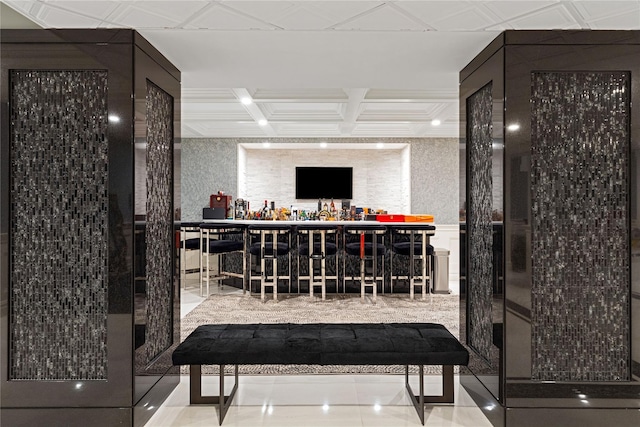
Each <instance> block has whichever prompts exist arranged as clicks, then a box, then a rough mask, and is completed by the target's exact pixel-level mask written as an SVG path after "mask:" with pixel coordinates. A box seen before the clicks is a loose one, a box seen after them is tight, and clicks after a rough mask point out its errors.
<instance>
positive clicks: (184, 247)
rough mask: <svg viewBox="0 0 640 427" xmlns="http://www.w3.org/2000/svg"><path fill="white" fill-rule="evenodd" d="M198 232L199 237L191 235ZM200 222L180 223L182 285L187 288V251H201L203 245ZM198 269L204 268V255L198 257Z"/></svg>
mask: <svg viewBox="0 0 640 427" xmlns="http://www.w3.org/2000/svg"><path fill="white" fill-rule="evenodd" d="M195 233H197V237H189V235H194V234H195ZM201 242H202V240H201V236H200V223H199V222H182V223H180V281H181V282H182V287H183V288H184V289H186V288H187V252H191V251H198V252H200V248H201V247H202V245H201ZM198 259H199V262H198V270H200V269H201V268H202V256H201V255H200V256H199V257H198Z"/></svg>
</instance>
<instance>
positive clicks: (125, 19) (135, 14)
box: [110, 2, 180, 28]
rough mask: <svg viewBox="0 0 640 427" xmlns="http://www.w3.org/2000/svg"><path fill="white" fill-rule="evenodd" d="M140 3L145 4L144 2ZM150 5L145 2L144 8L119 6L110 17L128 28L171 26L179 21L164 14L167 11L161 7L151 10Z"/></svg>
mask: <svg viewBox="0 0 640 427" xmlns="http://www.w3.org/2000/svg"><path fill="white" fill-rule="evenodd" d="M140 4H142V5H145V2H140ZM151 7H152V5H151V4H149V3H148V2H147V4H146V5H145V7H144V8H141V7H137V6H129V7H126V8H121V9H119V10H118V11H117V12H115V13H113V14H112V15H111V17H110V19H111V20H112V21H116V22H118V23H119V24H121V25H122V26H124V27H130V28H136V27H143V28H171V27H174V26H176V25H177V24H178V23H179V22H180V20H179V19H174V18H172V17H169V16H166V15H168V13H167V12H164V11H163V10H162V9H161V8H159V7H157V8H155V9H154V11H151V10H149V9H150V8H151Z"/></svg>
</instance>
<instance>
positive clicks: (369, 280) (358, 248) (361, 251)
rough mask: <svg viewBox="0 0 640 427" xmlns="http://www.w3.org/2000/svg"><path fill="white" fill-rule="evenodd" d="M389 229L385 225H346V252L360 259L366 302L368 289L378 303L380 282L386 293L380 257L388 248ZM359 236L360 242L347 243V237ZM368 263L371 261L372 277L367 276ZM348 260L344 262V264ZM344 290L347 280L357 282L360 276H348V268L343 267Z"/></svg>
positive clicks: (362, 286)
mask: <svg viewBox="0 0 640 427" xmlns="http://www.w3.org/2000/svg"><path fill="white" fill-rule="evenodd" d="M386 232H387V227H385V226H384V225H364V224H363V225H345V226H344V233H345V245H344V251H345V253H346V254H347V255H352V256H358V257H360V277H359V279H360V297H361V298H362V299H363V300H364V295H365V291H366V288H367V287H371V288H372V291H373V301H374V302H375V301H376V296H377V294H378V282H380V283H381V284H382V290H383V291H384V260H383V262H382V274H381V275H378V268H377V264H378V257H383V258H384V256H385V254H386V251H387V248H386V246H385V244H384V236H385V234H386ZM348 235H351V236H358V241H356V242H350V243H347V236H348ZM367 261H371V275H367V266H366V263H367ZM345 263H346V260H343V264H345ZM343 272H344V278H343V280H344V281H343V289H344V288H345V287H346V281H347V280H356V279H357V278H358V276H347V272H346V266H344V265H343Z"/></svg>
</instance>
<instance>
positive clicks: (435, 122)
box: [431, 119, 442, 126]
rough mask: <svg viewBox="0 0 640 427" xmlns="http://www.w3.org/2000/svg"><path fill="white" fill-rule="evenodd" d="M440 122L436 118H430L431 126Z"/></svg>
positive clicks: (438, 124)
mask: <svg viewBox="0 0 640 427" xmlns="http://www.w3.org/2000/svg"><path fill="white" fill-rule="evenodd" d="M440 123H442V122H441V121H440V120H438V119H433V120H431V126H440Z"/></svg>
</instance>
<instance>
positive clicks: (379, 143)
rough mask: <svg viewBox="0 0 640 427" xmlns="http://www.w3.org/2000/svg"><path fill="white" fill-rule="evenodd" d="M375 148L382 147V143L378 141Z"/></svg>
mask: <svg viewBox="0 0 640 427" xmlns="http://www.w3.org/2000/svg"><path fill="white" fill-rule="evenodd" d="M376 148H384V144H383V143H382V142H378V143H377V144H376Z"/></svg>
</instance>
